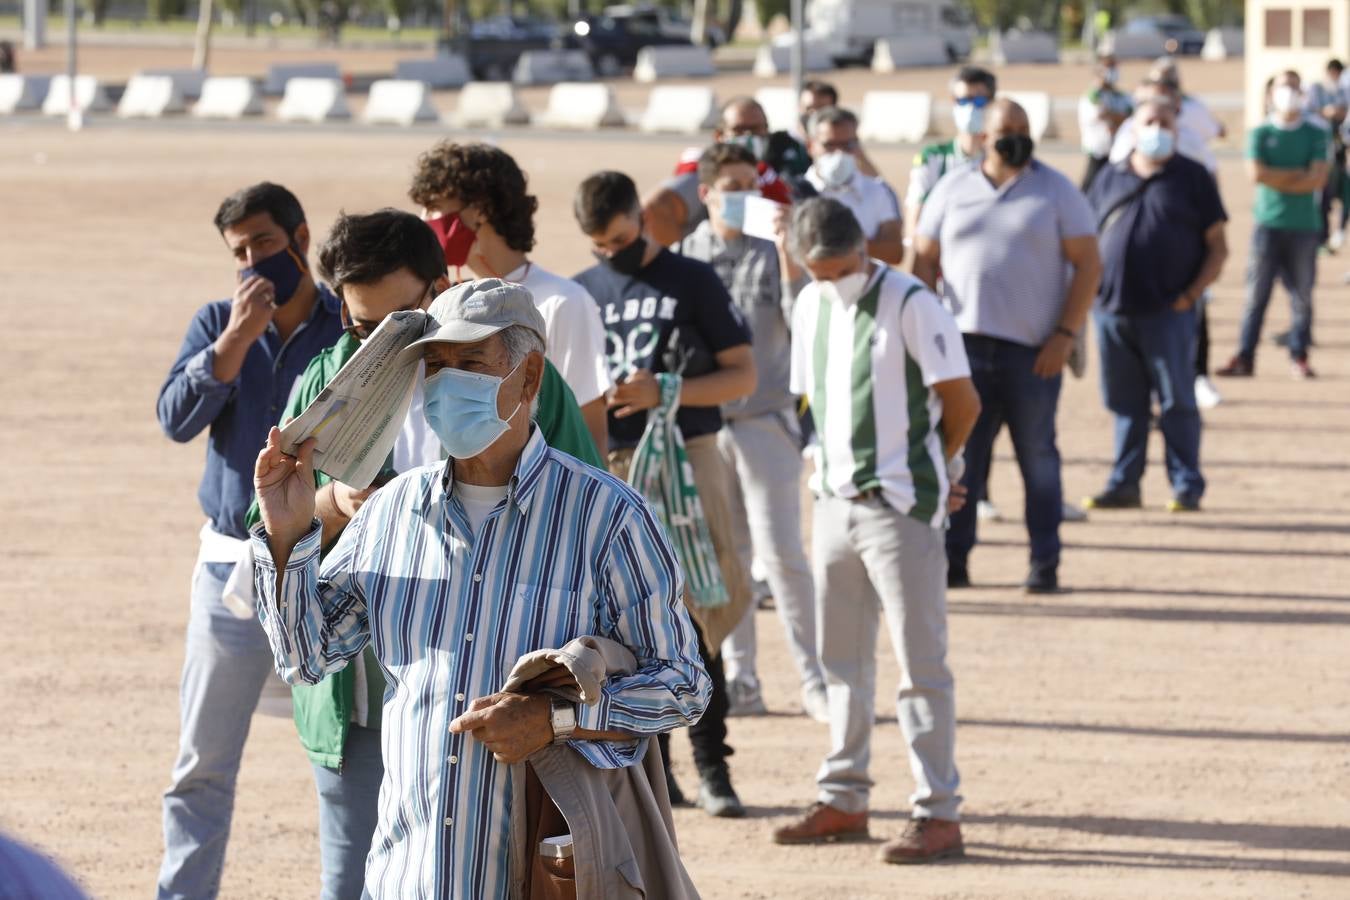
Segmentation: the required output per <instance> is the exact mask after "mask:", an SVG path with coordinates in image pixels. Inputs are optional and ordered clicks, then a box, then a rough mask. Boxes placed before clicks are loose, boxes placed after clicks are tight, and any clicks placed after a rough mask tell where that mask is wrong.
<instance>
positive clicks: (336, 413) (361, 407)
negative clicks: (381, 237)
mask: <svg viewBox="0 0 1350 900" xmlns="http://www.w3.org/2000/svg"><path fill="white" fill-rule="evenodd" d="M428 320H429V317H428V316H427V314H426V313H425V312H423V311H422V310H420V309H415V310H404V311H400V312H396V313H391V314H390V315H388V316H385V319H384V321H383V322H381V323H380V325H379V327H378V328H376V329H375V331H374V332H373V333H372V334H371V335H370V337H368V338H366V339H365V341H363V342H362V344H361V347H360V349H359V350H357V351H356V353H354V354H353V355H352V358H351V359H349V360H347V363H346V365H344V366H343V367H342V368H341V369H340V370H339V371H338V373H337V374H336V375H334V376H333V380H332V381H330V382H328V386H327V387H325V388H324V389H323V390H322V391H321V392H319V396H317V397H315V398H314V402H313V403H311V404H310V405H309V406H307V407H305V411H304V412H302V413H301V414H300V415H298V416H296V417H295V418H294V419H292V420H291V421H290V422H288V423H287V424H286V425H285V427H283V428H282V429H281V449H282V450H283V451H284V452H286V453H291V454H294V453H295V451H296V448H297V447H298V446H299V445H300V444H301V443H302V442H304V441H305V440H306V439H308V438H311V437H312V438H317V439H318V440H317V443H316V444H315V447H314V467H315V468H316V469H318V470H319V471H321V472H323V473H324V474H326V475H328V476H329V477H330V478H332V479H334V480H336V481H340V482H342V483H343V484H346V485H350V486H351V487H354V488H358V489H359V488H364V487H368V486H369V485H370V483H371V482H372V481H374V480H375V476H377V475H378V474H379V473H380V470H381V469H382V468H383V467H384V461H385V460H386V459H387V458H388V457H389V453H390V452H391V451H392V450H393V449H394V442H395V441H396V440H397V439H398V434H399V431H400V430H401V429H402V428H403V420H404V419H405V418H407V416H408V408H409V407H410V406H411V405H412V397H413V390H414V388H415V387H416V379H417V372H418V363H419V362H420V361H421V359H422V357H421V354H419V353H416V352H413V353H404V352H403V351H404V350H405V349H407V347H408V345H409V344H411V343H412V342H413V341H415V340H417V339H418V338H420V337H422V335H423V333H424V332H425V331H426V329H427V323H428Z"/></svg>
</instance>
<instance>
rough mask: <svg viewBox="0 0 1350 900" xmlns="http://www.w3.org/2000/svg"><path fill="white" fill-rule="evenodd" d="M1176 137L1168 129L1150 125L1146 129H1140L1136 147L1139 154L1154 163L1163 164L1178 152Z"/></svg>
mask: <svg viewBox="0 0 1350 900" xmlns="http://www.w3.org/2000/svg"><path fill="white" fill-rule="evenodd" d="M1176 143H1177V139H1176V135H1174V134H1172V132H1170V131H1168V130H1167V129H1166V128H1159V127H1158V126H1157V125H1149V126H1148V127H1146V128H1141V129H1139V140H1138V143H1137V145H1136V146H1138V148H1139V152H1140V153H1142V154H1144V156H1145V157H1147V158H1148V159H1151V160H1153V161H1154V162H1161V161H1162V160H1164V159H1167V158H1168V157H1170V156H1171V155H1172V154H1173V153H1175V152H1176Z"/></svg>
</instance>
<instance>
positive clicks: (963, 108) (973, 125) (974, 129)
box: [952, 103, 984, 134]
mask: <svg viewBox="0 0 1350 900" xmlns="http://www.w3.org/2000/svg"><path fill="white" fill-rule="evenodd" d="M952 121H954V122H955V123H956V133H957V134H984V108H983V107H980V106H976V105H975V104H973V103H965V104H962V103H958V104H956V105H955V106H953V107H952Z"/></svg>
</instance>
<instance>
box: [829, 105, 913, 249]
mask: <svg viewBox="0 0 1350 900" xmlns="http://www.w3.org/2000/svg"><path fill="white" fill-rule="evenodd" d="M809 147H810V150H811V158H812V159H813V160H814V162H813V163H812V164H811V169H810V171H808V172H807V173H806V181H807V183H809V184H810V185H811V187H813V188H815V190H816V193H817V194H819V195H820V196H822V197H833V198H834V199H835V200H838V201H839V202H840V203H842V204H844V205H845V206H847V207H848V208H849V210H850V211H851V212H852V213H853V215H854V216H855V217H856V218H857V220H858V224H859V225H861V226H862V230H863V236H864V237H865V238H867V253H868V255H869V256H871V257H873V258H875V259H879V260H881V261H882V262H885V263H889V264H890V265H893V266H898V265H900V261H901V260H903V259H904V257H905V247H904V243H903V241H902V238H903V236H904V235H903V234H902V231H903V228H902V226H901V224H900V204H899V202H897V200H896V198H895V191H893V190H891V188H890V186H889V185H887V184H886V182H884V181H882V180H881V179H880V178H873V177H871V176H868V175H864V174H863V173H862V172H861V171H860V170H859V168H858V158H859V156H861V154H862V145H861V144H860V143H859V142H858V117H857V116H855V115H854V114H853V113H851V112H849V111H848V110H846V109H840V108H839V107H837V106H831V107H828V108H827V109H822V110H820V111H819V112H816V113H813V114H812V116H811V134H810V143H809Z"/></svg>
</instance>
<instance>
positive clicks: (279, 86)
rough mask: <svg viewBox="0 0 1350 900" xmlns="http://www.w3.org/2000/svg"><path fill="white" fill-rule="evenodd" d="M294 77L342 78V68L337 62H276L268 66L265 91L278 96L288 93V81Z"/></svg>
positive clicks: (269, 94)
mask: <svg viewBox="0 0 1350 900" xmlns="http://www.w3.org/2000/svg"><path fill="white" fill-rule="evenodd" d="M292 78H329V79H336V80H338V81H341V80H342V70H341V69H340V68H338V64H337V63H335V62H311V63H276V64H274V65H270V66H268V67H267V80H266V81H264V82H263V93H264V94H266V95H267V96H269V97H277V96H280V95H282V94H284V93H286V82H288V81H290V80H291V79H292Z"/></svg>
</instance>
